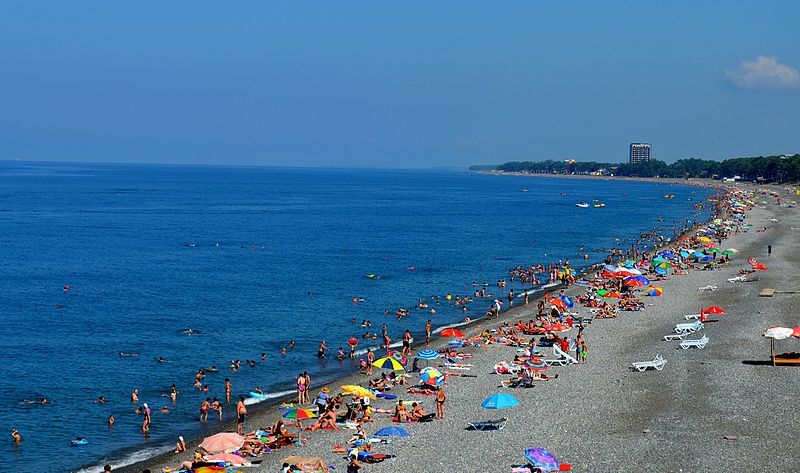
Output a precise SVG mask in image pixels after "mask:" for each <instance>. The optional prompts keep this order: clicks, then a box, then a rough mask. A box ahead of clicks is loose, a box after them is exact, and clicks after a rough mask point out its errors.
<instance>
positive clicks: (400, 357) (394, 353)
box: [387, 350, 408, 366]
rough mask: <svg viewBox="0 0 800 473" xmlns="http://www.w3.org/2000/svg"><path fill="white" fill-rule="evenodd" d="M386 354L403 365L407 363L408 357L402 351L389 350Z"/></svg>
mask: <svg viewBox="0 0 800 473" xmlns="http://www.w3.org/2000/svg"><path fill="white" fill-rule="evenodd" d="M387 355H388V356H391V357H392V358H394V359H395V360H397V361H399V362H400V364H401V365H403V366H405V365H406V364H407V363H408V357H407V356H405V355H404V354H403V352H400V351H397V350H389V353H387Z"/></svg>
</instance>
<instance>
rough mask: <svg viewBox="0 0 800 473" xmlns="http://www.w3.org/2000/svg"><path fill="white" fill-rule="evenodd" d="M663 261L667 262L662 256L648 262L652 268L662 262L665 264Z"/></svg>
mask: <svg viewBox="0 0 800 473" xmlns="http://www.w3.org/2000/svg"><path fill="white" fill-rule="evenodd" d="M665 261H667V259H666V258H664V257H663V256H656V257H655V258H653V259H652V260H651V261H650V264H652V265H653V266H655V265H657V264H659V263H663V262H665Z"/></svg>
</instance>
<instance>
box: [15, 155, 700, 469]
mask: <svg viewBox="0 0 800 473" xmlns="http://www.w3.org/2000/svg"><path fill="white" fill-rule="evenodd" d="M523 187H527V189H528V192H522V191H521V190H522V188H523ZM561 192H564V193H565V194H566V195H561V194H560V193H561ZM666 193H670V194H674V195H675V198H674V199H664V198H663V195H664V194H666ZM708 193H709V192H708V191H707V190H703V189H697V188H688V187H680V186H666V185H660V184H650V183H637V182H617V181H592V180H577V179H576V180H572V179H569V180H565V179H544V178H509V177H499V176H488V175H477V174H469V173H460V172H445V171H391V170H361V169H359V170H354V169H336V170H332V169H281V168H244V167H189V166H133V165H98V164H54V163H9V162H4V163H0V199H1V200H0V202H2V203H1V204H0V229H1V230H0V245H2V248H3V252H2V256H0V278H2V279H1V280H2V288H3V289H2V291H0V302H1V304H0V307H2V308H3V319H2V320H3V323H2V324H1V325H0V327H1V328H0V362H2V363H3V365H4V366H5V369H6V373H5V378H6V382H5V383H3V385H2V386H1V387H0V402H2V404H3V406H5V409H3V410H2V411H0V425H2V426H3V428H5V429H6V431H9V430H10V428H11V427H15V428H17V429H19V430H20V432H21V433H22V435H23V444H22V446H21V447H19V448H14V447H12V446H9V444H8V443H7V444H6V446H4V447H0V463H2V464H5V465H8V466H9V467H10V470H12V471H64V470H68V469H77V468H79V467H80V466H82V465H86V464H90V463H93V462H96V461H98V460H100V459H104V458H109V457H111V458H113V457H115V456H119V455H120V454H121V452H123V451H126V450H129V449H131V448H139V447H141V448H144V447H148V448H154V449H158V448H163V446H164V445H165V444H167V443H170V442H172V443H174V440H175V438H176V437H177V435H178V434H184V435H191V434H195V433H200V432H202V429H203V427H201V426H200V425H199V423H198V422H196V420H195V417H196V414H197V408H198V405H199V402H200V400H201V399H202V398H204V397H207V396H211V397H220V398H222V397H224V391H223V379H224V378H225V377H226V376H227V377H230V378H231V381H232V383H233V386H234V394H235V395H238V394H246V393H247V392H248V391H250V390H251V389H252V388H253V387H254V386H256V385H258V386H261V387H262V389H265V390H267V391H268V392H271V393H278V392H281V391H284V390H286V389H288V388H291V380H292V378H293V376H294V375H296V374H297V373H298V372H300V371H302V370H308V371H309V372H310V373H311V376H312V378H313V380H314V381H317V382H318V381H321V380H324V379H331V378H333V377H335V376H337V375H338V374H340V373H342V372H343V371H344V370H350V369H352V365H351V362H350V361H349V360H347V361H345V362H344V363H340V362H338V361H336V360H334V359H329V360H327V361H319V360H317V358H316V356H315V353H316V349H317V346H318V344H319V340H320V339H322V338H325V339H326V340H327V341H328V346H329V347H331V348H332V349H333V350H334V351H335V350H336V349H337V348H338V347H339V346H345V344H344V342H345V340H346V339H347V338H349V337H351V336H358V335H360V334H361V333H362V332H363V330H364V329H362V328H361V327H360V324H353V323H351V319H352V318H355V319H357V320H358V321H359V322H360V321H361V320H363V319H369V320H371V321H372V324H373V327H372V331H378V332H379V331H380V325H381V324H382V323H384V322H385V323H386V324H387V325H388V327H389V333H390V335H391V336H392V338H393V339H395V340H397V339H399V338H400V337H401V335H402V331H403V330H405V329H406V328H409V329H411V330H412V332H415V333H419V331H421V330H422V328H423V326H424V324H425V321H426V320H427V319H428V318H429V314H427V313H425V312H422V311H414V310H412V315H411V316H410V317H408V318H406V319H404V320H402V321H397V320H396V318H395V316H394V315H393V313H394V311H395V310H396V309H397V308H398V307H401V306H405V307H409V308H411V307H413V306H414V305H415V303H416V302H417V300H418V299H419V298H425V299H428V298H429V297H430V296H431V295H438V296H443V295H445V294H448V293H450V294H462V295H466V294H471V293H472V292H473V291H474V288H473V287H472V286H471V282H472V281H480V282H484V281H486V282H490V283H491V285H490V286H489V289H490V290H491V291H493V292H495V293H496V294H499V291H498V290H497V289H498V288H497V287H496V286H494V283H495V282H496V281H497V280H498V279H500V278H503V277H504V274H506V272H507V270H508V269H509V268H511V267H513V266H515V265H516V264H518V263H524V264H530V263H532V262H541V263H544V264H546V263H548V262H550V261H553V260H558V259H563V258H571V259H572V262H573V266H575V265H576V263H583V262H584V261H583V260H582V258H576V255H577V254H578V249H579V248H580V246H581V245H585V246H586V249H587V252H588V253H589V255H590V261H596V260H597V259H598V258H599V257H600V256H601V253H600V251H599V250H600V249H607V248H610V247H611V246H613V245H614V244H615V241H614V240H613V238H614V237H620V238H622V239H623V241H624V240H625V239H627V238H630V237H635V236H637V235H638V234H639V233H640V232H642V231H645V230H649V229H652V228H653V227H655V226H657V225H659V221H658V218H659V217H663V221H664V227H665V228H666V229H667V230H666V233H669V234H671V233H672V228H673V225H674V224H675V222H679V221H683V220H685V219H686V218H696V212H695V211H694V210H693V209H692V205H693V204H694V203H697V202H700V201H702V200H703V199H704V198H705V196H707V195H708ZM592 199H599V200H600V201H602V202H605V203H606V204H607V207H605V208H601V209H595V208H589V209H579V208H577V207H575V203H576V202H579V201H587V202H591V200H592ZM688 199H692V201H691V202H689V200H688ZM409 266H413V267H414V270H409V269H408V268H409ZM368 274H375V275H378V276H379V278H369V277H367V275H368ZM66 285H69V286H70V290H68V291H63V288H64V286H66ZM510 287H511V286H510ZM515 287H517V289H519V286H515ZM354 296H357V297H363V298H364V302H361V303H357V304H354V303H353V302H352V297H354ZM56 304H60V305H61V308H56ZM488 304H489V302H488V301H486V302H482V303H475V304H471V305H470V306H469V309H470V311H469V313H470V314H471V315H473V316H475V315H476V314H482V313H483V312H484V311H485V310H486V308H487V307H488ZM437 309H438V312H437V314H436V315H435V316H434V317H433V319H434V324H435V325H443V324H447V323H453V322H457V321H460V320H462V319H463V318H464V314H462V313H461V311H460V310H457V309H456V308H454V307H452V306H450V305H447V304H442V305H441V306H438V307H437ZM384 310H389V312H390V314H392V315H384ZM187 327H192V328H195V329H199V330H200V331H201V335H200V336H192V337H189V336H186V335H184V334H182V333H181V331H182V330H183V329H185V328H187ZM291 339H294V340H296V342H297V347H296V348H295V349H293V350H289V352H288V354H287V356H286V357H281V356H280V353H279V350H280V348H281V347H282V346H285V345H287V344H288V342H289V340H291ZM370 345H371V344H370ZM364 346H367V345H365V344H364V343H363V342H362V344H361V345H360V346H359V348H362V347H364ZM120 351H123V352H136V353H139V354H140V356H138V357H124V358H123V357H120V356H118V352H120ZM262 352H265V353H267V354H268V360H267V361H266V362H261V361H259V362H258V363H257V365H256V367H255V368H248V367H243V369H242V370H241V371H239V372H237V373H231V372H230V371H229V370H228V369H227V366H228V364H229V363H230V360H231V359H242V360H244V359H247V358H250V359H258V357H259V354H260V353H262ZM158 356H162V357H164V358H166V359H167V360H168V362H167V363H161V364H159V363H156V362H155V358H156V357H158ZM212 364H213V365H216V366H218V367H220V368H221V371H220V373H218V374H210V375H209V376H208V378H207V379H206V382H207V384H208V385H209V388H210V392H209V393H208V394H201V393H199V392H197V391H196V390H195V389H194V388H193V387H192V382H193V379H194V378H193V376H194V373H195V371H196V370H197V368H199V367H203V366H210V365H212ZM172 383H175V384H176V385H177V387H178V389H179V390H180V391H181V394H180V395H179V398H178V402H177V404H176V405H175V406H171V405H170V411H171V412H170V413H169V414H161V413H159V412H154V414H153V428H152V433H151V435H150V436H149V438H148V439H144V438H143V437H142V435H141V432H140V431H139V424H140V418H139V416H136V415H135V414H133V412H132V411H133V409H134V408H135V407H136V406H133V405H131V404H130V403H128V402H127V401H128V397H129V395H130V392H131V390H132V389H133V388H139V391H140V398H141V401H142V402H148V403H149V405H150V407H151V408H154V411H157V409H158V408H160V407H161V406H163V405H166V404H169V403H168V402H166V399H165V398H162V397H161V394H162V393H166V392H168V389H169V386H170V385H171V384H172ZM100 395H104V396H105V397H106V398H107V399H108V400H109V402H108V403H107V404H105V405H98V404H96V403H95V402H93V400H94V399H96V398H97V397H98V396H100ZM44 396H46V397H48V398H49V399H52V400H53V401H54V404H52V405H46V406H31V405H23V404H20V401H21V400H23V399H37V398H41V397H44ZM231 407H232V406H231ZM228 410H229V411H230V410H232V409H230V408H228ZM112 414H113V415H114V416H115V417H116V421H117V422H116V425H115V427H114V429H113V430H109V429H108V427H107V423H106V422H107V419H108V417H109V415H112ZM227 414H228V413H227V412H226V417H227ZM212 425H213V423H212ZM77 436H84V437H87V438H88V439H89V445H87V446H84V447H70V444H69V440H70V439H71V438H74V437H77ZM43 452H48V453H47V454H44V453H43Z"/></svg>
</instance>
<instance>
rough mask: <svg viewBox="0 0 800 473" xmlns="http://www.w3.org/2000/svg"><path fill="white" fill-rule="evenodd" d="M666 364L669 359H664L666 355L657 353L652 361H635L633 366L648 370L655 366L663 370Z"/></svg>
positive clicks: (637, 369)
mask: <svg viewBox="0 0 800 473" xmlns="http://www.w3.org/2000/svg"><path fill="white" fill-rule="evenodd" d="M666 364H667V360H666V359H664V357H662V356H661V355H656V357H655V358H653V360H652V361H634V362H633V364H632V367H633V369H635V370H636V371H646V370H647V369H649V368H653V369H655V370H656V371H661V370H662V369H664V365H666Z"/></svg>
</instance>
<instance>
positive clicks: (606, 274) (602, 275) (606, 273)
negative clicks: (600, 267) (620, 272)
mask: <svg viewBox="0 0 800 473" xmlns="http://www.w3.org/2000/svg"><path fill="white" fill-rule="evenodd" d="M600 277H601V278H613V277H614V273H610V272H608V271H604V272H603V273H602V274H601V275H600Z"/></svg>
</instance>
